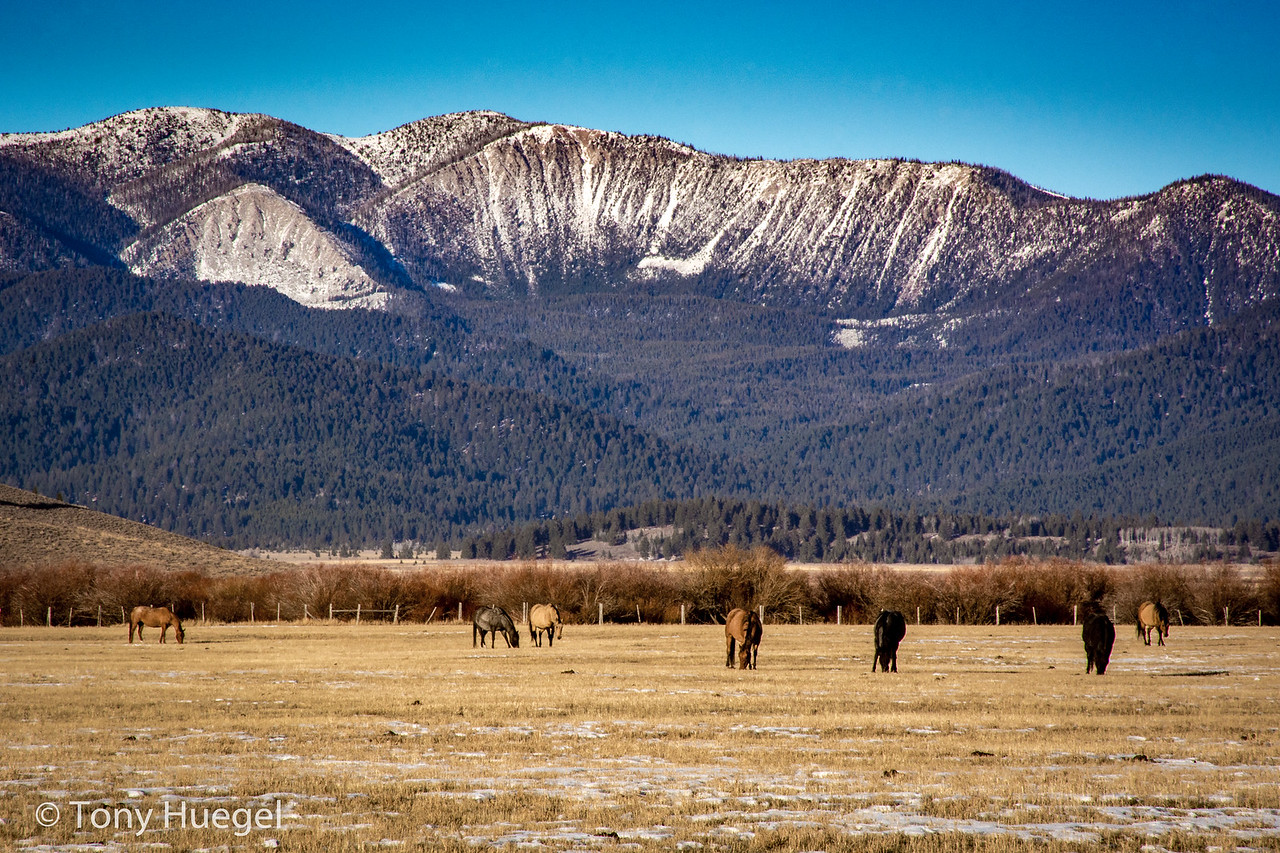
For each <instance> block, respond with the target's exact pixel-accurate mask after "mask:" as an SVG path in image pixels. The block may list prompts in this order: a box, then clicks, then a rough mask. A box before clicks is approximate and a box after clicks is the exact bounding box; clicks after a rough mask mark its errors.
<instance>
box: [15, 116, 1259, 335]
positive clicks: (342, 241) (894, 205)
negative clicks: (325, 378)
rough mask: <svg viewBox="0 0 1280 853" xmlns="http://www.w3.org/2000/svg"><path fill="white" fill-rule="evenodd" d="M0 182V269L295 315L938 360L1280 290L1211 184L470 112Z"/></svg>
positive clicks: (92, 156) (148, 127) (1234, 190)
mask: <svg viewBox="0 0 1280 853" xmlns="http://www.w3.org/2000/svg"><path fill="white" fill-rule="evenodd" d="M0 168H2V169H3V177H4V181H3V182H2V183H3V184H4V185H5V186H4V188H3V189H2V190H0V269H7V270H11V271H33V270H37V269H44V268H50V267H55V266H65V265H76V264H88V263H102V262H103V261H104V259H105V260H108V261H111V262H114V263H119V264H124V265H127V266H128V267H130V268H131V269H133V270H134V271H135V272H138V273H145V274H152V275H172V276H195V277H197V278H200V279H206V280H214V279H223V280H235V281H242V282H245V283H249V284H263V285H267V286H270V287H273V288H276V289H278V290H280V291H281V292H283V293H286V294H287V295H289V296H290V297H291V298H294V299H296V300H298V301H300V302H302V303H303V304H307V305H315V306H328V307H354V306H359V307H384V306H386V305H387V304H388V302H389V301H390V300H391V299H392V298H393V296H394V294H395V293H396V292H397V291H403V290H414V289H417V290H428V291H429V290H430V289H431V288H432V287H433V286H442V287H445V288H446V289H449V290H458V291H462V292H465V293H467V294H469V295H472V296H479V297H494V298H535V297H538V296H539V295H547V294H559V293H566V292H570V293H571V292H595V291H629V290H639V291H643V292H654V291H658V292H664V291H679V292H695V293H701V294H704V295H711V296H717V297H730V298H734V299H739V300H743V301H748V302H755V303H766V304H775V305H786V306H803V307H807V308H813V309H818V310H821V311H823V312H826V313H828V314H829V315H830V316H834V317H841V318H846V319H847V322H846V323H845V325H844V330H843V332H842V333H841V335H840V340H841V342H843V343H845V344H846V345H851V346H857V345H862V344H865V343H866V342H867V341H868V340H875V339H885V338H889V339H894V340H905V339H909V338H910V339H914V340H917V341H924V342H927V343H929V344H931V345H934V346H946V345H948V344H949V343H952V342H953V341H954V339H955V337H956V334H957V332H958V331H959V332H963V330H964V328H965V327H966V326H968V327H973V326H974V324H977V325H978V326H981V327H982V328H985V329H991V328H999V327H1002V326H1006V325H1007V324H1008V317H1009V316H1010V315H1011V314H1025V313H1038V314H1045V313H1048V314H1053V313H1054V312H1058V313H1063V312H1066V313H1067V314H1070V313H1073V312H1075V313H1079V312H1089V313H1092V314H1096V313H1097V312H1099V311H1101V312H1102V313H1103V314H1106V313H1108V312H1111V313H1113V314H1116V317H1115V319H1116V322H1120V323H1129V322H1133V321H1134V318H1133V317H1132V316H1130V315H1133V314H1134V312H1137V315H1136V316H1137V317H1138V319H1139V320H1140V322H1141V324H1143V325H1144V327H1149V328H1150V329H1151V330H1152V331H1151V335H1154V336H1158V335H1159V334H1163V333H1166V332H1168V331H1172V330H1175V329H1177V328H1180V327H1183V326H1186V325H1198V324H1204V323H1211V322H1212V321H1213V320H1214V319H1215V318H1219V317H1224V316H1228V315H1231V314H1234V313H1237V312H1239V311H1240V310H1242V309H1243V308H1245V307H1247V306H1249V305H1252V304H1255V303H1256V302H1258V301H1259V300H1261V299H1263V298H1265V297H1267V296H1271V295H1275V294H1276V293H1277V291H1280V198H1277V197H1276V196H1272V195H1269V194H1267V193H1264V192H1261V191H1259V190H1256V189H1254V188H1252V187H1249V186H1247V185H1244V184H1240V183H1238V182H1235V181H1232V180H1230V179H1228V178H1221V177H1204V178H1198V179H1193V180H1188V181H1184V182H1180V183H1177V184H1173V185H1171V186H1169V187H1166V188H1164V189H1163V190H1161V191H1159V192H1156V193H1154V194H1152V195H1149V196H1143V197H1140V198H1131V199H1124V200H1119V201H1111V202H1098V201H1088V200H1078V199H1069V198H1063V197H1060V196H1056V195H1053V194H1051V193H1048V192H1044V191H1041V190H1038V189H1036V188H1034V187H1031V186H1029V185H1027V184H1025V183H1023V182H1021V181H1019V180H1017V179H1016V178H1014V177H1012V176H1010V175H1008V174H1005V173H1003V172H1000V171H997V170H995V169H990V168H986V167H981V166H972V165H966V164H960V163H947V164H930V163H919V162H911V161H902V160H865V161H853V160H825V161H809V160H804V161H792V162H777V161H768V160H741V159H735V158H730V157H723V156H716V155H711V154H706V153H703V152H700V151H697V150H695V149H692V148H689V147H688V146H684V145H679V144H676V143H674V142H671V141H669V140H666V139H661V138H656V137H645V136H637V137H628V136H623V135H620V134H616V133H607V132H601V131H596V130H588V129H584V128H577V127H568V126H563V125H553V124H529V123H525V122H520V121H517V120H515V119H512V118H509V117H507V116H503V115H501V114H498V113H492V112H473V113H462V114H455V115H449V116H439V117H435V118H430V119H424V120H422V121H419V122H415V123H412V124H409V125H405V126H403V127H400V128H396V129H394V130H390V131H387V132H385V133H381V134H376V135H373V136H369V137H364V138H359V139H346V138H341V137H332V136H326V135H323V134H319V133H314V132H312V131H309V130H306V129H305V128H301V127H298V126H296V125H291V124H289V123H287V122H283V121H280V120H277V119H273V118H270V117H267V116H260V115H233V114H228V113H221V112H217V111H213V110H197V109H150V110H143V111H139V112H135V113H129V114H125V115H121V116H116V117H114V118H111V119H107V120H105V121H102V122H98V123H96V124H92V125H87V126H85V127H82V128H78V129H75V130H68V131H62V132H59V133H45V134H8V135H4V136H0ZM104 214H106V215H104ZM1064 305H1065V306H1066V307H1065V308H1063V307H1061V306H1064ZM1122 315H1123V316H1122ZM1139 337H1141V336H1139ZM1148 339H1150V336H1149V337H1148ZM1131 343H1132V342H1131Z"/></svg>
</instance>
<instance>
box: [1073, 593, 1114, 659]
mask: <svg viewBox="0 0 1280 853" xmlns="http://www.w3.org/2000/svg"><path fill="white" fill-rule="evenodd" d="M1080 636H1081V638H1082V639H1083V640H1084V656H1085V665H1084V671H1085V674H1086V675H1088V674H1089V673H1090V672H1097V673H1098V675H1102V674H1103V673H1105V672H1106V671H1107V664H1108V663H1109V662H1110V661H1111V647H1112V646H1113V645H1115V642H1116V626H1115V625H1113V624H1112V623H1111V619H1110V618H1108V617H1107V614H1106V613H1103V612H1102V610H1101V609H1098V608H1092V609H1090V610H1088V611H1086V612H1085V614H1084V630H1082V631H1081V632H1080Z"/></svg>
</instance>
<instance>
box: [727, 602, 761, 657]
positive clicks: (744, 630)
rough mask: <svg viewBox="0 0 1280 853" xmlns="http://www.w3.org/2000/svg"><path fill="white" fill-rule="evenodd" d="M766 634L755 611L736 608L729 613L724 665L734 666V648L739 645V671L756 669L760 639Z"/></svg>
mask: <svg viewBox="0 0 1280 853" xmlns="http://www.w3.org/2000/svg"><path fill="white" fill-rule="evenodd" d="M763 634H764V626H763V625H761V624H760V617H759V616H757V615H756V612H755V611H754V610H743V609H742V608H741V607H735V608H734V609H733V610H730V611H729V615H728V616H727V617H725V620H724V640H725V658H724V665H725V666H727V667H732V666H733V647H734V644H735V643H737V644H738V646H739V647H740V651H739V652H738V669H755V668H756V655H757V654H759V652H760V637H761V636H762V635H763Z"/></svg>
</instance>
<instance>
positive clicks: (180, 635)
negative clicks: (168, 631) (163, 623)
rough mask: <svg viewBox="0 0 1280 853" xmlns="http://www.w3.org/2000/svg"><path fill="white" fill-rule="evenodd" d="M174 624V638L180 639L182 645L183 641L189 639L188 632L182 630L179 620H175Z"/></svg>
mask: <svg viewBox="0 0 1280 853" xmlns="http://www.w3.org/2000/svg"><path fill="white" fill-rule="evenodd" d="M174 623H175V624H174V626H173V636H175V637H177V638H178V643H179V645H181V643H182V641H183V640H185V639H186V637H187V632H186V631H184V630H182V623H181V622H178V621H177V619H175V620H174Z"/></svg>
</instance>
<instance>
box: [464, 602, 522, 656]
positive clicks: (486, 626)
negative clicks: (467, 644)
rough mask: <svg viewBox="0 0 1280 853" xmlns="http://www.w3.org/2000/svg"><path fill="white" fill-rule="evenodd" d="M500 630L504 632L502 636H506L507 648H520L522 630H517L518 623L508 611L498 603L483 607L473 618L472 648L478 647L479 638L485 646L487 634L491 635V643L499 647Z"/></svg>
mask: <svg viewBox="0 0 1280 853" xmlns="http://www.w3.org/2000/svg"><path fill="white" fill-rule="evenodd" d="M498 632H502V636H503V637H504V638H506V641H507V648H509V649H510V648H515V649H518V648H520V632H519V631H517V630H516V623H514V622H512V621H511V617H510V616H509V615H508V614H507V611H505V610H503V609H502V608H501V607H498V606H496V605H489V606H488V607H481V608H480V609H479V610H477V611H476V615H475V616H474V617H473V618H472V620H471V648H473V649H474V648H475V647H476V639H477V638H479V640H480V646H481V647H483V646H484V635H485V634H488V635H489V645H490V646H492V647H493V648H497V645H496V644H497V642H498Z"/></svg>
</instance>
